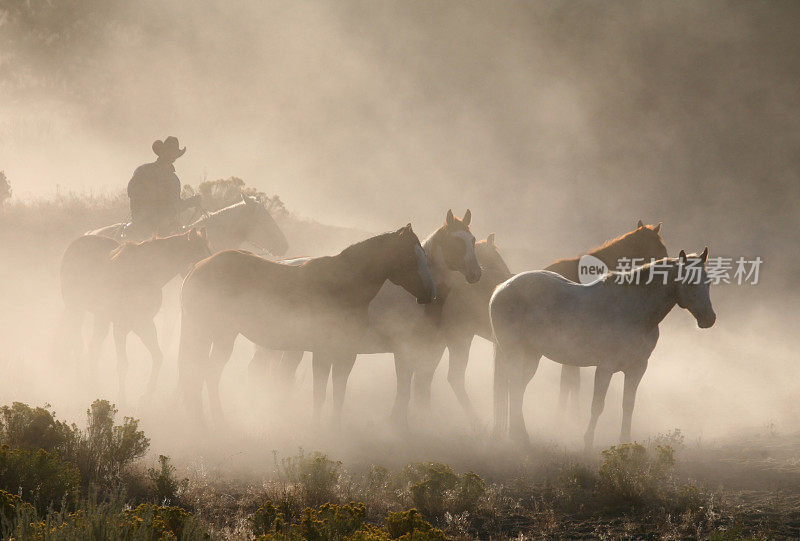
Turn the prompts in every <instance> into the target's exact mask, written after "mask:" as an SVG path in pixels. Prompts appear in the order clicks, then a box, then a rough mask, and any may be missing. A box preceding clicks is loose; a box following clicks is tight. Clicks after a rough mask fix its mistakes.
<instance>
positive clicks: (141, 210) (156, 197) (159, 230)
mask: <svg viewBox="0 0 800 541" xmlns="http://www.w3.org/2000/svg"><path fill="white" fill-rule="evenodd" d="M153 152H155V153H156V155H157V156H158V159H157V160H156V161H154V162H152V163H146V164H144V165H140V166H139V167H137V168H136V171H134V173H133V177H132V178H131V180H130V182H128V197H129V198H130V200H131V222H132V223H131V225H132V226H133V227H135V228H136V229H137V230H139V232H140V233H142V234H145V235H153V234H158V235H169V234H172V233H175V232H176V231H177V230H178V229H179V228H180V213H181V211H183V210H184V209H186V208H190V207H197V206H198V205H199V204H200V196H199V195H196V196H194V197H190V198H188V199H181V181H180V180H179V179H178V175H176V174H175V166H174V165H173V163H174V162H175V160H177V159H178V158H180V157H181V156H183V153H184V152H186V147H183V148H180V147H179V145H178V139H177V138H175V137H173V136H169V137H167V138H166V139H165V140H164V141H161V140H158V141H156V142H154V143H153Z"/></svg>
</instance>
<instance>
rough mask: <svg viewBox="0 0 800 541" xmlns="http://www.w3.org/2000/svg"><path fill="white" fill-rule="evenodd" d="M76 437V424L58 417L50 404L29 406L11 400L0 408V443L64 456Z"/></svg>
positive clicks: (13, 447)
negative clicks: (10, 402)
mask: <svg viewBox="0 0 800 541" xmlns="http://www.w3.org/2000/svg"><path fill="white" fill-rule="evenodd" d="M77 437H78V429H77V427H75V426H74V425H73V426H70V425H67V424H66V423H64V422H62V421H59V420H57V419H56V418H55V412H54V411H51V410H50V409H49V405H45V406H44V407H40V408H31V407H30V406H29V405H27V404H23V403H22V402H14V403H13V404H12V405H11V406H3V407H1V408H0V443H5V444H6V445H8V446H9V447H11V448H12V449H28V450H31V451H36V450H38V449H44V450H45V451H48V452H51V453H52V452H58V453H60V454H62V456H63V454H64V453H65V451H66V450H67V449H68V448H69V447H70V445H71V444H72V442H74V441H75V440H76V438H77Z"/></svg>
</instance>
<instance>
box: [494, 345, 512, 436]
mask: <svg viewBox="0 0 800 541" xmlns="http://www.w3.org/2000/svg"><path fill="white" fill-rule="evenodd" d="M507 368H508V367H507V366H506V358H505V355H504V354H503V352H502V350H501V349H500V347H499V346H498V345H497V344H495V346H494V430H493V432H494V436H495V437H496V438H501V437H503V436H505V435H506V434H507V433H508V370H507Z"/></svg>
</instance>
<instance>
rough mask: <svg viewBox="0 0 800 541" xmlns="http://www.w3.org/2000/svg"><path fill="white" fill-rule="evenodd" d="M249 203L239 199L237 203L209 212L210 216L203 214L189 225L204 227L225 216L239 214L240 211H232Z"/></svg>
mask: <svg viewBox="0 0 800 541" xmlns="http://www.w3.org/2000/svg"><path fill="white" fill-rule="evenodd" d="M246 204H247V203H245V202H244V201H237V202H236V203H233V204H230V205H228V206H227V207H222V208H221V209H218V210H215V211H214V212H209V213H208V216H203V217H201V218H199V219H197V220H195V221H194V223H192V224H191V225H189V226H188V227H202V226H204V225H207V224H208V222H210V221H219V220H222V219H225V218H230V217H232V216H235V215H237V214H238V212H232V211H234V210H237V211H238V210H241V209H243V208H244V207H245V205H246Z"/></svg>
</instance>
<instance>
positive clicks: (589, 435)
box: [583, 366, 613, 452]
mask: <svg viewBox="0 0 800 541" xmlns="http://www.w3.org/2000/svg"><path fill="white" fill-rule="evenodd" d="M612 374H613V372H612V371H611V370H609V369H608V368H604V367H602V366H598V367H597V370H595V373H594V395H593V396H592V417H591V419H589V427H588V428H587V429H586V434H585V435H584V437H583V442H584V444H585V446H586V451H587V452H589V451H591V450H592V445H593V444H594V429H595V427H597V420H598V419H599V418H600V414H601V413H603V408H604V407H605V404H606V393H607V392H608V384H609V383H611V376H612Z"/></svg>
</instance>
